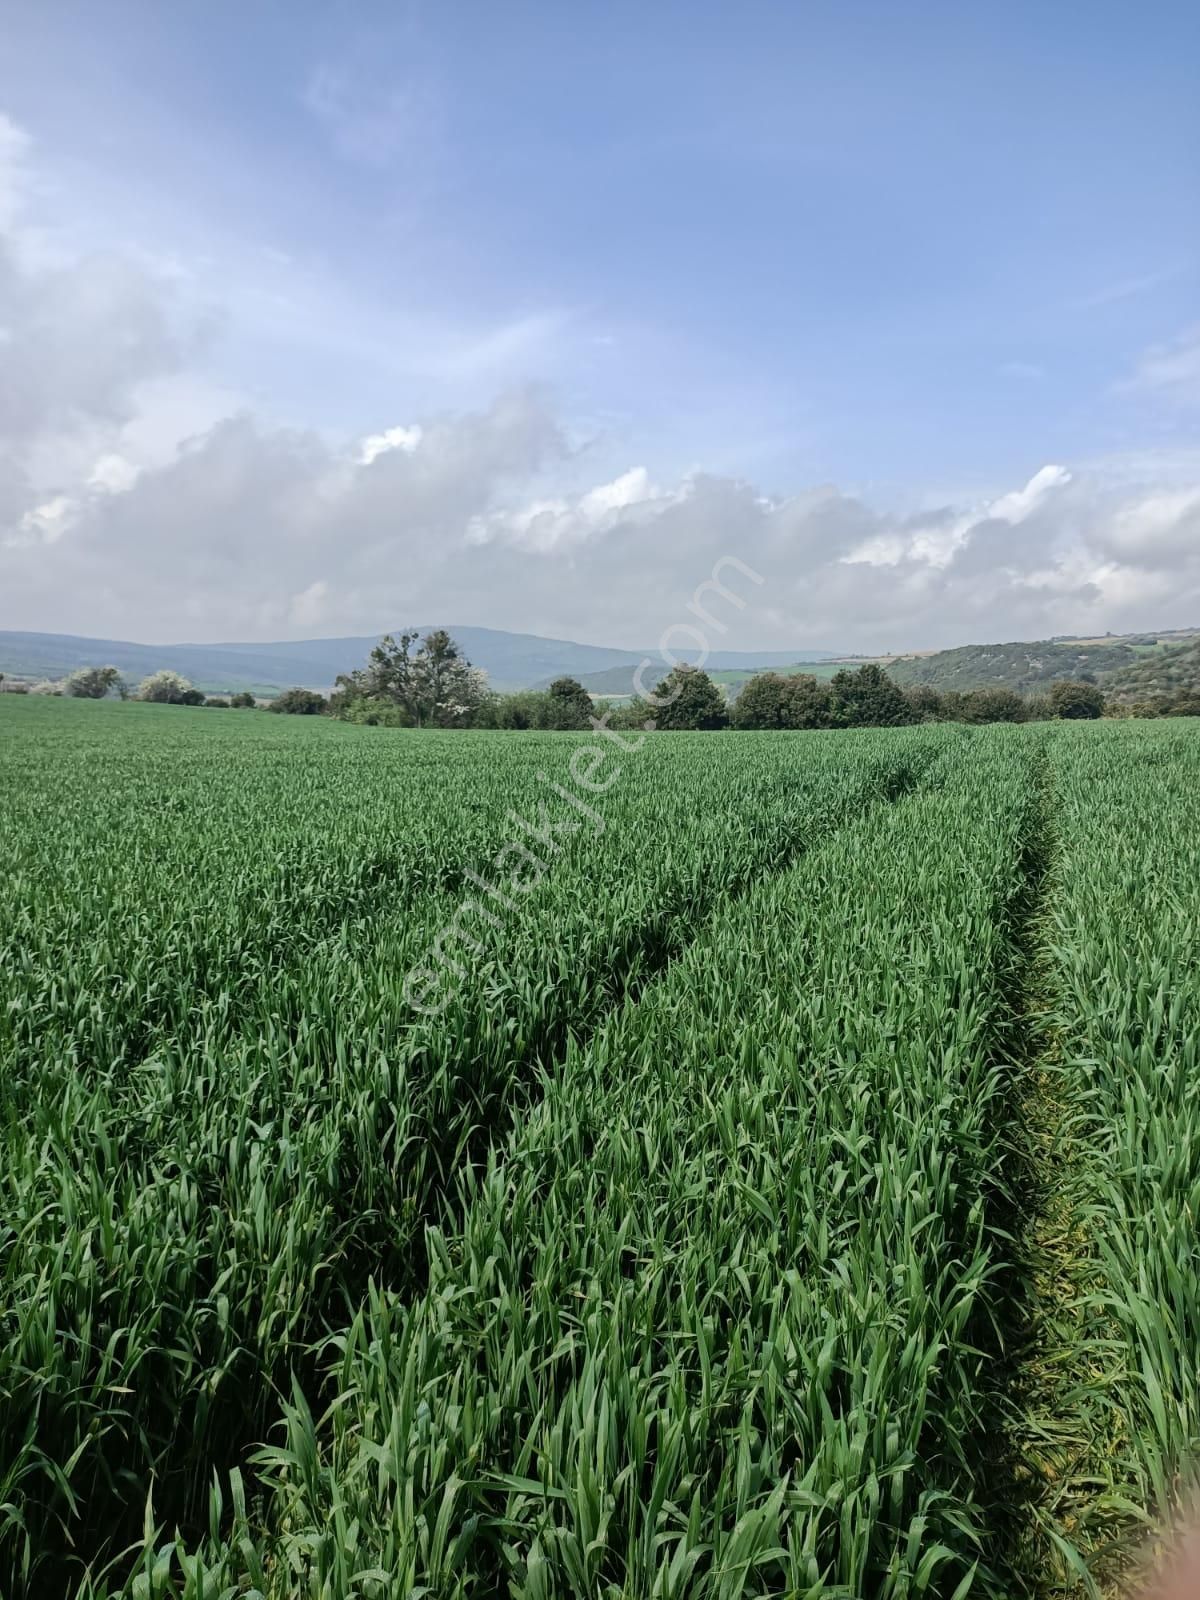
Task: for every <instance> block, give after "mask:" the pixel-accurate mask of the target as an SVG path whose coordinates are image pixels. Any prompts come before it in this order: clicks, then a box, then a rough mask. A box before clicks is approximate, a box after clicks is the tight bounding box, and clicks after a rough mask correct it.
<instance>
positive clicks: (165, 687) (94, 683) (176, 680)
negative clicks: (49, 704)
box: [0, 666, 325, 709]
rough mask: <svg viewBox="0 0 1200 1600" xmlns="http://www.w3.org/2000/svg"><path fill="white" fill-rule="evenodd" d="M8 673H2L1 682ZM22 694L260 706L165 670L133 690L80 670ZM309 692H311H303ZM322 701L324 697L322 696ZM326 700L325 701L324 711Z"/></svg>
mask: <svg viewBox="0 0 1200 1600" xmlns="http://www.w3.org/2000/svg"><path fill="white" fill-rule="evenodd" d="M3 678H4V674H3V673H2V672H0V682H2V681H3ZM13 687H16V686H14V685H10V688H13ZM18 692H23V693H27V694H42V695H61V696H65V697H67V698H68V699H72V700H103V699H105V698H106V697H107V696H108V695H111V694H115V695H119V696H120V698H121V699H122V700H146V701H149V702H151V703H152V704H155V705H171V706H225V707H229V706H233V707H235V708H241V707H247V706H254V705H256V704H257V701H256V700H255V698H254V696H253V695H252V694H250V693H249V691H246V690H243V691H242V693H240V694H235V695H231V696H230V697H229V698H228V699H220V698H210V697H208V696H206V695H205V693H204V690H203V689H197V688H196V687H195V686H194V685H193V684H192V683H190V682H189V681H188V680H187V678H184V677H182V676H181V675H180V674H179V673H178V672H171V671H170V670H169V669H167V668H164V669H163V670H162V671H161V672H152V673H151V674H150V676H149V677H147V678H143V679H142V681H141V682H140V683H139V684H138V685H137V686H136V688H130V686H129V684H128V683H127V682H126V680H125V679H124V678H123V677H122V676H121V673H120V671H119V670H118V669H117V668H116V667H111V666H110V667H79V668H77V669H76V670H75V671H74V672H72V673H70V674H68V676H67V677H65V678H56V679H52V678H44V679H42V681H41V682H40V683H35V684H31V685H30V686H29V687H28V688H26V687H25V685H23V684H22V685H21V686H20V688H19V691H18ZM300 692H301V693H308V691H307V690H302V691H300ZM318 698H320V696H318ZM324 706H325V701H324V700H321V707H322V709H323V708H324Z"/></svg>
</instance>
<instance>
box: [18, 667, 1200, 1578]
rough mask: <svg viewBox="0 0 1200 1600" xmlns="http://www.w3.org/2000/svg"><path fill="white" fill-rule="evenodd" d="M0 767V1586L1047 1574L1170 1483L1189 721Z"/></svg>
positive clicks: (1192, 850) (285, 748)
mask: <svg viewBox="0 0 1200 1600" xmlns="http://www.w3.org/2000/svg"><path fill="white" fill-rule="evenodd" d="M0 794H2V796H3V804H2V805H0V864H2V865H0V986H2V992H3V996H4V1004H3V1007H0V1112H2V1115H0V1185H2V1186H3V1192H2V1204H0V1253H2V1259H3V1264H4V1271H3V1275H2V1276H0V1326H2V1328H3V1334H4V1337H3V1339H0V1400H2V1412H3V1419H4V1426H3V1428H0V1485H2V1486H3V1493H2V1496H0V1506H2V1508H3V1510H2V1514H0V1594H2V1595H4V1596H13V1597H16V1596H18V1595H30V1596H38V1597H41V1596H46V1597H50V1600H68V1597H70V1600H117V1597H120V1600H235V1597H238V1596H247V1597H248V1596H251V1595H258V1596H260V1597H264V1600H318V1597H319V1600H400V1597H401V1596H404V1595H409V1594H425V1595H430V1596H434V1595H438V1596H440V1595H445V1596H454V1597H457V1600H493V1597H495V1596H498V1595H508V1596H523V1597H529V1600H535V1597H544V1600H550V1597H558V1596H562V1597H566V1600H593V1597H596V1596H604V1597H608V1596H611V1597H613V1600H616V1597H631V1600H632V1597H650V1596H654V1595H661V1596H664V1597H666V1596H675V1597H677V1600H726V1597H727V1600H743V1597H744V1600H751V1597H755V1600H759V1597H763V1596H768V1595H788V1596H806V1597H810V1600H822V1597H824V1600H846V1597H847V1596H853V1595H860V1596H867V1595H869V1596H872V1597H881V1600H918V1597H922V1596H923V1597H925V1600H934V1597H936V1596H944V1597H951V1596H957V1597H959V1600H970V1597H972V1596H974V1597H977V1600H1011V1596H1013V1595H1016V1594H1032V1593H1041V1592H1044V1593H1046V1594H1050V1593H1055V1594H1060V1595H1073V1596H1077V1597H1078V1600H1083V1596H1084V1594H1085V1593H1087V1592H1088V1590H1087V1589H1086V1587H1085V1586H1084V1585H1083V1584H1082V1583H1081V1581H1080V1577H1079V1574H1080V1572H1081V1571H1083V1570H1085V1569H1086V1570H1088V1571H1090V1573H1091V1578H1090V1580H1089V1581H1092V1582H1094V1583H1095V1585H1096V1588H1097V1589H1098V1590H1099V1589H1104V1588H1106V1587H1107V1586H1109V1585H1110V1584H1111V1583H1113V1582H1114V1581H1115V1580H1116V1578H1117V1576H1118V1575H1119V1573H1120V1571H1121V1569H1122V1567H1123V1565H1124V1564H1125V1563H1126V1562H1127V1561H1128V1560H1129V1558H1130V1555H1131V1552H1133V1551H1135V1550H1136V1549H1137V1548H1139V1547H1140V1546H1141V1545H1142V1543H1143V1541H1144V1539H1145V1536H1146V1523H1147V1520H1150V1521H1153V1519H1154V1518H1155V1517H1156V1516H1157V1514H1158V1512H1159V1510H1160V1509H1161V1508H1162V1507H1163V1506H1165V1505H1167V1504H1169V1503H1170V1500H1171V1497H1173V1496H1174V1495H1175V1494H1176V1493H1179V1494H1186V1493H1187V1492H1188V1490H1189V1489H1190V1488H1191V1487H1192V1482H1191V1480H1192V1476H1193V1474H1194V1469H1193V1466H1192V1463H1193V1462H1194V1460H1195V1459H1196V1452H1197V1445H1198V1443H1200V1413H1198V1411H1197V1406H1196V1396H1197V1395H1198V1394H1200V1274H1198V1273H1197V1271H1196V1253H1197V1247H1196V1230H1195V1214H1196V1206H1197V1193H1196V1174H1197V1172H1198V1171H1200V985H1198V984H1197V982H1196V970H1197V955H1198V952H1197V928H1198V927H1200V889H1198V885H1197V874H1196V870H1195V869H1196V861H1197V859H1200V721H1189V720H1187V719H1181V720H1178V721H1171V722H1167V721H1162V722H1133V721H1126V722H1108V723H1093V724H1066V723H1057V724H1037V725H1032V724H1031V725H1021V726H998V727H988V728H979V729H974V728H965V727H961V726H953V725H941V726H932V727H917V728H901V729H883V730H872V731H856V732H842V733H834V732H830V733H795V734H788V733H737V732H728V731H726V732H720V733H710V734H705V733H698V734H686V733H681V734H669V733H663V734H655V735H651V736H648V737H646V738H645V739H643V740H640V742H639V741H637V740H630V741H629V742H628V743H627V744H626V745H624V746H623V747H618V746H617V745H616V744H615V743H611V742H605V741H603V740H599V739H597V738H594V737H593V736H592V735H585V734H551V733H531V734H519V733H486V732H412V731H403V732H396V731H391V730H387V729H382V728H363V727H353V726H349V725H346V724H342V723H339V722H334V721H330V720H328V719H325V718H318V717H284V716H274V715H269V714H266V713H262V712H250V711H247V712H233V711H212V710H203V709H185V708H180V707H170V706H153V705H140V704H132V703H131V704H122V703H119V702H107V701H105V702H82V701H72V700H55V699H30V698H24V697H15V696H0ZM414 984H415V987H414Z"/></svg>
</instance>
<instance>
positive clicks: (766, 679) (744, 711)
mask: <svg viewBox="0 0 1200 1600" xmlns="http://www.w3.org/2000/svg"><path fill="white" fill-rule="evenodd" d="M1104 711H1105V701H1104V695H1103V693H1102V692H1101V690H1100V689H1098V688H1097V687H1096V685H1095V684H1092V683H1083V682H1077V681H1074V680H1071V681H1063V682H1061V683H1055V684H1052V685H1051V686H1050V689H1049V690H1048V691H1047V693H1045V694H1039V695H1020V694H1018V693H1017V692H1016V691H1015V690H1014V689H969V690H965V691H963V690H948V691H944V692H939V691H938V690H936V689H931V688H928V687H927V686H924V685H921V686H918V687H916V688H912V689H902V688H901V687H900V685H899V684H897V683H895V682H894V681H893V680H892V679H891V678H890V677H889V676H888V675H887V673H886V672H885V671H884V670H883V668H882V667H878V666H875V665H873V664H868V665H866V666H862V667H859V668H857V669H856V670H853V671H851V670H843V671H841V672H838V673H835V674H834V676H833V678H832V679H830V681H829V682H828V683H821V682H819V681H818V680H817V679H816V678H813V677H810V676H808V675H807V674H804V673H798V674H796V675H794V676H784V675H783V674H781V673H778V672H761V673H759V674H757V675H756V676H755V677H753V678H751V679H750V681H749V682H748V683H747V684H746V686H745V688H744V689H743V690H742V692H741V694H740V695H739V696H738V698H737V700H736V701H735V702H734V705H733V708H732V711H731V714H730V722H731V724H732V726H733V727H735V728H888V727H902V726H904V725H906V724H910V723H916V722H968V723H977V724H978V723H985V722H1045V721H1049V720H1051V719H1052V718H1065V719H1070V720H1079V719H1087V718H1094V717H1100V716H1103V715H1104Z"/></svg>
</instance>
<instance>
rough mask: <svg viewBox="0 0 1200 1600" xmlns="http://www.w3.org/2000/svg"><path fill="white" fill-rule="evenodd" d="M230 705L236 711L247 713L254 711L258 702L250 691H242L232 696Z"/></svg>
mask: <svg viewBox="0 0 1200 1600" xmlns="http://www.w3.org/2000/svg"><path fill="white" fill-rule="evenodd" d="M229 704H230V705H231V706H232V707H233V709H234V710H235V711H246V710H253V709H254V707H255V706H256V705H257V704H258V701H257V700H256V699H255V698H254V696H253V695H252V694H251V693H250V691H249V689H242V690H240V691H239V692H238V693H237V694H235V695H230V697H229Z"/></svg>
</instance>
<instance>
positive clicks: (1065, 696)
mask: <svg viewBox="0 0 1200 1600" xmlns="http://www.w3.org/2000/svg"><path fill="white" fill-rule="evenodd" d="M1050 706H1051V710H1052V711H1053V714H1054V715H1055V716H1056V717H1060V718H1062V719H1063V720H1064V721H1071V722H1080V721H1088V720H1093V721H1094V720H1095V718H1097V717H1102V716H1103V715H1104V694H1103V691H1102V690H1100V689H1098V688H1097V687H1096V685H1095V684H1094V683H1083V682H1081V681H1078V680H1075V679H1071V678H1065V679H1063V681H1062V682H1061V683H1056V684H1054V685H1053V686H1052V688H1051V690H1050Z"/></svg>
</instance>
